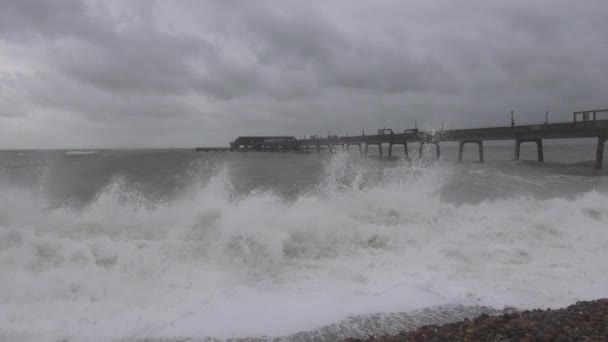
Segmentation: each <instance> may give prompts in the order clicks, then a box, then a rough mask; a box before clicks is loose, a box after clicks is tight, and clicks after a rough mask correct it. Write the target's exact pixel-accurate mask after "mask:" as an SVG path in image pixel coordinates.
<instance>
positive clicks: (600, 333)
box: [346, 298, 608, 342]
mask: <svg viewBox="0 0 608 342" xmlns="http://www.w3.org/2000/svg"><path fill="white" fill-rule="evenodd" d="M554 340H559V341H608V298H604V299H598V300H594V301H583V302H577V303H576V304H573V305H570V306H568V307H565V308H561V309H546V310H541V309H535V310H525V311H519V312H512V313H504V314H500V315H488V314H485V313H484V314H482V315H480V316H477V317H476V318H474V319H465V320H462V321H459V322H456V323H448V324H443V325H426V326H422V327H420V328H417V329H413V330H408V331H402V332H400V333H398V334H396V335H383V336H370V337H369V338H367V339H359V338H349V339H346V341H348V342H359V341H366V342H372V341H374V342H397V341H554Z"/></svg>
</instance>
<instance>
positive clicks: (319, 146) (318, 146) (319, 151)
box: [317, 144, 321, 153]
mask: <svg viewBox="0 0 608 342" xmlns="http://www.w3.org/2000/svg"><path fill="white" fill-rule="evenodd" d="M317 153H321V145H320V144H317Z"/></svg>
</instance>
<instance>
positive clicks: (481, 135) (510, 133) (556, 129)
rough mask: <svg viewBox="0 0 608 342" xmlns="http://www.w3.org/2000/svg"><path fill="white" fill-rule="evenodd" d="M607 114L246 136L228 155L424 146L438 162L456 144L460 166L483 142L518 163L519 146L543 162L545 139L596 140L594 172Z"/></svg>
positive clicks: (389, 151)
mask: <svg viewBox="0 0 608 342" xmlns="http://www.w3.org/2000/svg"><path fill="white" fill-rule="evenodd" d="M604 114H608V109H604V110H588V111H581V112H574V113H573V119H572V121H570V122H561V123H548V122H545V123H543V124H539V125H515V124H514V122H513V120H511V123H512V124H511V126H504V127H486V128H473V129H455V130H439V131H421V130H418V129H407V130H404V131H402V132H394V131H393V130H392V129H386V128H383V129H380V130H378V132H377V134H375V135H365V133H364V132H363V133H362V134H361V135H357V136H337V135H328V136H327V137H319V136H310V137H309V138H305V139H297V138H295V137H292V136H248V137H239V138H237V139H235V140H234V141H232V142H231V143H230V150H231V151H240V152H246V151H257V152H296V151H316V152H320V151H321V150H326V151H329V152H333V151H335V149H336V148H337V147H338V146H340V147H342V148H343V149H344V150H345V151H348V150H349V148H350V147H351V146H356V147H357V148H358V151H359V153H361V154H362V155H367V151H368V147H369V146H370V145H372V146H373V145H375V146H378V148H379V154H380V156H382V155H383V153H384V152H383V150H384V148H383V146H384V145H386V146H387V147H388V149H387V155H388V156H392V155H393V146H394V145H403V146H404V151H405V152H404V153H405V157H406V158H409V150H408V144H411V143H417V144H418V153H419V155H422V149H423V147H424V145H425V144H432V145H434V146H435V150H436V155H437V158H439V157H440V155H441V151H440V144H441V143H442V142H459V152H458V160H459V161H461V162H462V156H463V151H464V147H465V145H466V144H475V145H477V146H478V149H479V161H480V162H483V161H484V151H483V142H484V141H491V140H513V141H514V142H515V153H514V155H515V159H519V155H520V146H521V144H522V143H529V142H531V143H535V144H536V147H537V156H538V161H539V162H543V161H544V155H543V140H544V139H570V138H597V148H596V158H595V168H596V169H601V168H602V166H603V156H604V145H605V143H606V140H607V139H608V119H600V118H598V116H599V115H604Z"/></svg>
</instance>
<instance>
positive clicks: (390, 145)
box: [388, 143, 393, 157]
mask: <svg viewBox="0 0 608 342" xmlns="http://www.w3.org/2000/svg"><path fill="white" fill-rule="evenodd" d="M388 156H389V157H392V156H393V144H392V143H390V144H388Z"/></svg>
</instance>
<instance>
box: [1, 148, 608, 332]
mask: <svg viewBox="0 0 608 342" xmlns="http://www.w3.org/2000/svg"><path fill="white" fill-rule="evenodd" d="M484 147H485V159H486V161H485V163H479V162H478V161H477V160H478V155H477V146H476V145H473V144H472V145H466V147H465V149H466V151H465V152H466V153H465V156H464V162H463V163H458V162H457V161H456V160H457V151H458V146H457V145H449V144H446V145H445V146H443V145H442V149H441V153H442V155H441V158H440V159H439V160H437V159H436V156H435V150H434V147H433V146H427V150H425V151H424V155H423V156H421V157H420V156H417V152H416V148H415V146H410V148H411V150H410V155H411V156H412V159H411V160H407V159H405V158H404V157H403V154H404V153H403V150H402V148H399V147H395V150H394V156H393V157H392V158H387V157H386V151H385V157H384V158H379V157H377V156H374V154H377V151H376V150H375V149H373V148H370V156H368V157H362V156H360V155H359V153H358V151H357V150H356V149H353V148H351V150H350V151H342V150H341V149H338V150H337V151H336V153H333V154H329V153H319V154H317V153H262V152H249V153H238V152H226V153H197V152H195V151H194V150H193V149H168V150H20V151H1V152H0V341H53V342H58V341H66V342H67V341H70V342H71V341H155V342H161V341H162V342H164V341H167V342H169V341H171V342H177V341H224V340H230V341H265V340H273V341H334V340H340V339H344V338H348V337H367V336H377V335H381V334H387V333H396V332H398V331H400V330H402V329H411V328H415V327H417V326H420V325H425V324H441V323H446V322H451V321H455V320H459V319H463V318H470V317H474V316H476V315H479V314H481V313H489V314H494V313H500V312H505V311H510V310H526V309H533V308H541V309H545V308H558V307H563V306H567V305H569V304H572V303H574V302H577V301H581V300H591V299H596V298H602V297H606V296H608V170H594V169H593V159H594V157H595V145H594V142H593V141H576V142H574V143H568V142H565V141H554V142H545V162H544V163H539V162H536V161H535V159H536V146H535V145H533V144H524V145H522V158H521V160H519V161H515V160H513V150H514V146H513V145H512V144H511V143H508V144H500V143H496V144H486V145H485V146H484ZM607 159H608V157H607ZM607 164H608V163H607Z"/></svg>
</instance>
